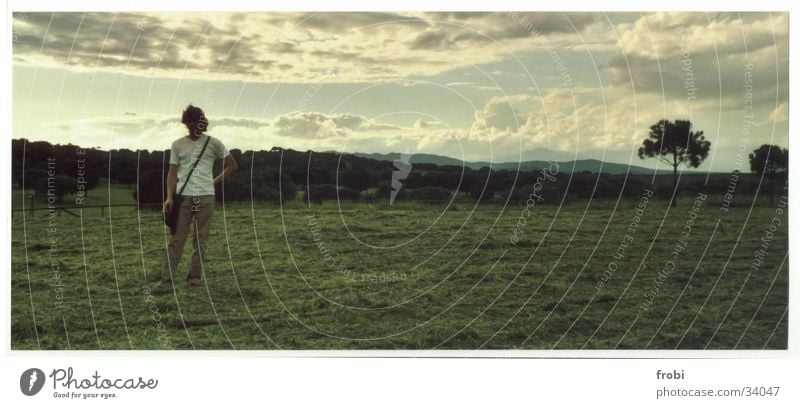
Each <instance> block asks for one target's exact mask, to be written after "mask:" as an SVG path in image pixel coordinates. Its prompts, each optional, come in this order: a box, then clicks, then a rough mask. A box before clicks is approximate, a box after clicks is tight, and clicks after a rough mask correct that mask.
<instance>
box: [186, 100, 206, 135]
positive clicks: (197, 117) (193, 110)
mask: <svg viewBox="0 0 800 408" xmlns="http://www.w3.org/2000/svg"><path fill="white" fill-rule="evenodd" d="M189 122H197V123H198V125H199V126H198V128H199V129H200V130H206V129H208V119H207V118H206V114H205V112H203V110H202V109H200V108H198V107H197V106H194V105H189V106H187V107H186V109H184V110H183V115H182V116H181V123H183V124H186V123H189Z"/></svg>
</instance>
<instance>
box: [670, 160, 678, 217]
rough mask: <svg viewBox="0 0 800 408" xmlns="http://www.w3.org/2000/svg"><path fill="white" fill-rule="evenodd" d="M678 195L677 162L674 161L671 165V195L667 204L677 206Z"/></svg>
mask: <svg viewBox="0 0 800 408" xmlns="http://www.w3.org/2000/svg"><path fill="white" fill-rule="evenodd" d="M677 197H678V164H677V163H675V164H673V165H672V197H671V198H670V202H669V205H670V206H671V207H677V206H678V203H677V201H676V199H677Z"/></svg>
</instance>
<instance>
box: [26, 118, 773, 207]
mask: <svg viewBox="0 0 800 408" xmlns="http://www.w3.org/2000/svg"><path fill="white" fill-rule="evenodd" d="M709 149H710V143H709V142H708V141H706V140H705V138H704V136H703V132H702V131H700V132H695V131H693V130H692V128H691V123H689V122H688V121H681V120H678V121H675V122H674V123H673V122H669V121H666V120H663V121H659V122H658V123H656V124H654V125H653V126H652V127H651V131H650V135H649V136H648V138H647V139H646V140H645V141H644V142H643V144H642V147H641V148H640V150H639V156H640V157H641V158H643V159H646V158H650V157H657V158H659V159H660V160H662V161H663V162H664V163H665V164H668V165H670V166H671V167H672V169H673V174H672V179H671V180H667V177H664V176H655V177H654V176H652V175H609V174H592V173H589V172H583V173H574V174H568V173H564V172H562V171H561V170H562V169H559V168H558V167H557V166H558V165H557V163H556V164H555V168H553V166H551V168H550V169H547V171H545V170H544V169H543V170H530V171H520V172H517V171H514V170H494V169H491V168H489V167H483V168H481V169H477V170H474V169H471V168H468V167H462V166H451V165H443V166H439V165H436V164H421V163H415V164H413V165H408V163H397V162H391V161H384V160H373V159H368V158H363V157H359V156H355V155H351V154H339V153H329V152H313V151H304V152H303V151H296V150H291V149H282V148H279V147H275V148H272V149H270V150H259V151H252V150H248V151H241V150H239V149H232V150H231V151H230V152H231V154H232V155H233V156H234V158H235V159H236V161H237V162H238V163H239V171H238V172H237V173H235V174H234V175H232V176H231V177H228V178H226V180H225V182H224V184H223V185H222V186H220V187H218V188H217V191H216V196H217V199H218V200H227V201H250V200H255V201H271V202H278V201H291V200H297V199H302V200H307V201H309V202H323V201H329V200H345V201H389V200H391V201H398V200H399V201H403V200H413V201H427V202H446V201H449V200H451V199H453V198H454V197H455V196H456V195H462V196H464V197H469V198H471V199H473V200H477V201H479V202H493V201H494V202H505V200H506V199H510V200H511V201H520V202H524V201H525V200H527V199H528V198H529V197H530V195H531V194H532V193H534V192H535V193H537V194H538V195H539V196H540V197H542V198H543V200H544V201H545V202H549V203H559V202H562V201H570V200H582V199H615V198H617V197H620V196H622V197H638V196H640V195H641V194H642V192H643V191H644V189H645V188H648V189H652V190H654V191H655V194H656V195H657V196H659V197H662V198H665V199H669V200H670V201H671V202H672V203H673V205H674V204H675V199H676V197H678V196H679V195H681V194H695V193H696V192H700V191H703V192H705V193H708V194H724V193H725V191H726V189H727V183H725V182H723V179H724V178H725V177H728V176H729V175H724V174H714V175H712V176H711V177H710V178H706V175H705V174H704V173H703V174H697V175H693V174H688V173H684V174H683V175H682V176H681V177H679V176H678V168H679V167H680V166H687V167H697V166H699V165H700V163H701V162H702V161H703V160H704V159H705V158H706V157H707V156H708V152H709ZM749 159H750V170H751V171H752V173H751V174H749V175H746V177H745V175H742V177H741V178H740V179H739V181H738V183H737V186H736V193H737V194H744V195H750V196H753V195H754V194H756V193H766V192H768V193H769V194H770V196H772V195H773V192H774V191H775V188H776V187H775V183H777V182H779V181H780V180H783V179H785V177H786V176H787V174H788V171H787V170H788V150H787V149H784V148H781V147H778V146H773V145H762V146H760V147H758V148H757V149H755V150H753V152H752V153H751V154H750V155H749ZM168 163H169V151H147V150H140V151H132V150H128V149H119V150H110V151H104V150H101V149H98V148H80V147H78V146H75V145H71V144H67V145H53V144H50V143H48V142H31V141H28V140H25V139H15V140H12V183H13V184H14V185H16V186H17V187H19V188H24V189H26V190H30V191H34V192H36V194H37V195H45V194H52V195H55V196H56V197H57V199H58V201H60V200H61V199H62V198H63V197H64V196H65V195H68V194H75V193H76V192H78V191H79V190H84V191H85V193H86V194H89V191H90V190H91V189H92V188H94V187H96V186H97V185H98V183H99V182H100V179H101V178H107V179H109V180H111V181H112V182H115V183H120V184H125V185H128V186H130V187H131V188H132V189H133V192H132V194H133V196H134V199H135V200H136V201H137V202H138V203H141V204H146V203H160V202H162V201H163V199H164V196H165V194H166V191H165V190H166V182H165V180H166V174H167V171H168V167H169V165H168ZM404 166H405V167H406V170H408V167H410V171H406V172H401V171H399V170H400V169H401V168H403V167H404ZM220 167H221V163H219V162H218V163H217V164H216V168H215V169H214V171H215V174H216V173H218V172H219V171H220V170H221V169H220ZM543 175H544V176H546V177H543ZM700 175H702V177H699V176H700ZM762 175H763V177H764V178H766V179H767V180H768V184H769V186H770V187H769V188H768V189H765V188H764V187H761V186H760V185H761V183H760V179H761V177H762ZM393 178H394V181H395V183H394V184H395V185H394V186H393V183H392V181H393ZM679 178H680V179H681V183H680V184H679V183H678V181H679ZM398 187H399V188H398ZM765 190H766V191H765ZM509 197H510V198H509Z"/></svg>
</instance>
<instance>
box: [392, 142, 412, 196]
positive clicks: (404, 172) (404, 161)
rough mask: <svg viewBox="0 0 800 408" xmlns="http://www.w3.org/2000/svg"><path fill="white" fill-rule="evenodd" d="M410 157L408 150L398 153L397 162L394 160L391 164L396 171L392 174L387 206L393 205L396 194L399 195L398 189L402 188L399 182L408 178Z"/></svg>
mask: <svg viewBox="0 0 800 408" xmlns="http://www.w3.org/2000/svg"><path fill="white" fill-rule="evenodd" d="M411 156H412V155H411V154H410V153H408V150H406V151H405V152H403V153H400V159H399V160H394V161H393V162H392V163H393V164H394V167H395V168H396V169H397V170H395V171H393V172H392V193H391V195H390V196H389V205H392V204H393V203H394V199H395V198H396V197H397V194H398V193H400V189H401V188H403V183H401V181H403V180H405V179H406V177H408V173H410V172H411V163H410V162H409V161H410V160H411Z"/></svg>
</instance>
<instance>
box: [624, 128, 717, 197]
mask: <svg viewBox="0 0 800 408" xmlns="http://www.w3.org/2000/svg"><path fill="white" fill-rule="evenodd" d="M710 149H711V142H709V141H707V140H706V138H705V136H703V131H702V130H701V131H698V132H694V131H692V122H690V121H688V120H676V121H675V123H672V122H670V121H668V120H666V119H662V120H660V121H658V123H656V124H654V125H653V126H650V135H649V136H648V138H647V139H645V140H644V142H642V147H640V148H639V158H641V159H644V158H647V157H658V159H659V160H661V161H662V162H664V163H665V164H667V165H670V166H672V197H671V198H670V205H671V206H673V207H674V206H675V205H676V202H675V198H676V196H677V194H678V166H680V165H681V164H685V165H687V166H690V167H697V166H699V165H700V163H702V162H703V160H705V158H706V157H708V151H709V150H710Z"/></svg>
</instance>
